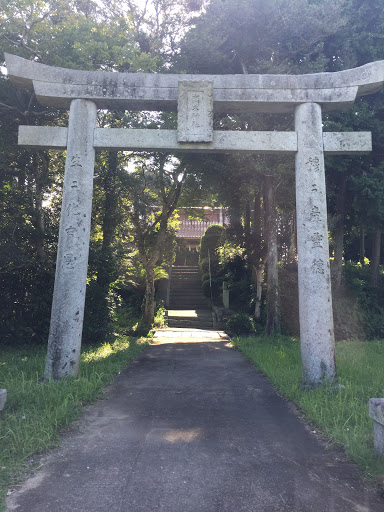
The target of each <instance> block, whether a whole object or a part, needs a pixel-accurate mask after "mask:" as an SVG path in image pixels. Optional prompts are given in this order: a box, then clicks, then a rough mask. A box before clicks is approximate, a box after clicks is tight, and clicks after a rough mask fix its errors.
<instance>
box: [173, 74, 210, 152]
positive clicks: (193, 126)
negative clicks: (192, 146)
mask: <svg viewBox="0 0 384 512" xmlns="http://www.w3.org/2000/svg"><path fill="white" fill-rule="evenodd" d="M177 113H178V118H177V140H178V142H212V139H213V83H212V82H186V81H181V82H179V94H178V103H177Z"/></svg>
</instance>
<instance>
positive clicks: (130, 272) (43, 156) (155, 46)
mask: <svg viewBox="0 0 384 512" xmlns="http://www.w3.org/2000/svg"><path fill="white" fill-rule="evenodd" d="M383 36H384V1H382V0H380V1H377V2H371V1H362V0H336V1H335V0H332V1H331V0H293V1H292V0H289V1H288V0H271V1H268V2H265V1H262V0H239V1H238V2H233V1H232V0H211V1H191V0H148V1H143V2H139V1H134V0H125V1H123V2H115V1H114V0H101V1H98V2H93V1H91V0H86V1H79V0H75V1H72V0H61V1H52V2H48V1H47V2H45V1H32V0H14V1H12V2H5V1H4V0H1V2H0V40H1V51H2V52H6V51H7V52H10V53H15V54H17V55H20V56H22V57H24V58H28V59H33V60H36V61H37V62H42V63H45V64H49V65H54V66H63V67H68V68H76V69H88V70H112V71H121V72H128V73H129V72H146V73H156V72H160V71H161V72H166V73H169V72H174V71H177V72H182V73H184V72H187V73H210V74H214V73H218V74H229V73H240V74H247V73H291V74H297V73H314V72H322V71H337V70H342V69H347V68H350V67H354V66H360V65H363V64H365V63H367V62H370V61H374V60H379V59H383V58H384V55H383V54H384V49H383V47H382V44H381V42H382V38H383ZM0 60H2V61H3V53H1V55H0ZM1 70H2V71H1V74H0V112H1V116H0V155H1V158H0V161H1V163H0V202H1V208H2V215H1V218H0V283H1V288H2V290H3V293H2V295H1V298H0V320H1V325H2V327H1V329H2V340H3V341H4V340H5V341H8V342H10V343H11V342H12V343H13V342H14V341H15V340H19V341H30V340H33V339H36V340H37V341H39V342H40V341H43V340H44V338H45V337H46V333H47V327H48V322H49V310H50V301H51V295H52V285H53V276H54V267H55V258H56V246H57V233H58V222H59V215H60V197H61V189H62V180H63V170H64V155H63V154H62V153H59V152H55V151H42V150H39V151H38V150H26V149H22V148H20V147H17V145H16V141H17V128H18V125H19V124H29V125H55V126H65V125H66V123H67V121H68V113H67V112H66V111H61V110H57V109H52V108H46V107H41V106H40V105H39V104H38V102H37V101H36V98H35V97H34V95H33V93H31V92H29V91H24V90H20V89H16V88H15V87H14V86H13V85H12V84H10V82H9V81H8V79H7V76H6V72H5V69H4V68H1ZM383 112H384V103H383V95H382V93H379V94H377V95H374V96H371V97H367V98H363V99H359V100H358V101H357V102H356V104H355V105H354V107H353V108H352V109H351V110H350V111H349V112H342V113H338V114H332V115H326V116H324V129H325V130H328V131H334V130H340V131H348V130H356V131H360V130H367V131H372V133H373V143H374V151H373V152H372V154H371V155H369V156H363V157H360V156H357V157H342V158H340V157H332V158H331V157H329V158H328V159H327V163H326V166H327V182H328V203H329V216H330V217H329V218H330V241H331V252H332V254H331V256H332V257H333V269H334V273H335V282H336V285H337V284H340V282H341V280H342V268H343V262H345V261H346V260H351V261H354V262H358V261H360V262H361V263H362V264H365V263H366V262H367V260H365V259H364V257H365V256H367V257H368V259H369V260H370V262H371V264H370V267H369V268H370V272H371V282H372V284H373V285H375V283H377V279H378V276H379V275H380V274H379V265H380V262H381V253H380V247H381V231H382V229H383V225H384V206H383V205H384V188H383V185H382V183H383V182H384V166H383V155H384V125H383V119H384V117H383ZM98 123H99V126H101V127H104V126H105V127H108V126H114V127H127V128H128V127H135V128H140V127H145V128H161V127H173V126H174V123H175V116H174V115H173V114H169V113H168V114H167V113H161V112H159V113H151V114H150V113H147V112H109V113H106V112H100V113H99V117H98ZM214 125H215V129H219V130H240V129H242V130H270V129H275V130H291V129H292V126H293V119H292V116H288V115H280V116H277V115H265V114H264V115H261V114H259V115H249V114H242V115H236V116H235V115H231V116H229V115H223V114H221V115H215V119H214ZM176 157H177V155H176ZM176 157H175V156H172V155H144V154H127V153H107V152H101V153H99V154H98V156H97V162H96V170H95V195H94V206H93V210H94V212H93V224H92V239H91V252H90V265H89V285H88V288H89V289H88V292H87V314H86V325H87V327H86V330H85V336H86V338H88V339H89V340H90V341H94V340H95V338H97V339H102V337H103V336H104V335H105V334H106V333H107V332H108V329H109V326H110V320H111V311H112V309H113V308H112V306H111V304H113V303H117V302H116V300H117V299H116V297H115V299H116V300H115V302H114V299H113V294H114V293H118V292H117V291H116V290H118V289H119V287H120V289H121V287H124V286H125V285H124V282H125V283H127V282H131V281H132V279H131V277H132V276H134V275H135V276H137V275H138V272H137V266H138V265H139V266H140V265H142V267H143V268H144V274H145V275H146V277H144V278H143V281H145V279H147V290H148V289H149V288H150V289H151V293H150V295H151V305H150V308H149V310H148V309H147V310H146V309H145V308H144V310H145V311H147V313H146V323H147V324H149V323H150V321H151V318H152V316H153V286H152V284H151V285H149V281H150V282H151V283H153V269H154V268H155V267H156V266H157V265H159V264H161V262H162V261H167V263H169V262H171V260H172V256H171V254H168V256H164V254H163V252H164V251H163V247H164V243H165V246H166V247H171V246H172V243H170V242H169V240H170V239H171V238H172V237H174V229H173V228H172V227H169V223H168V221H169V219H170V218H172V214H173V212H174V211H175V209H176V208H177V205H178V204H179V205H180V204H181V205H183V206H191V205H195V206H204V205H206V204H208V203H210V204H216V205H223V206H226V207H227V208H228V210H229V213H230V217H231V227H230V228H229V229H228V233H229V235H228V236H229V239H230V240H231V243H233V244H237V246H239V247H241V248H242V251H243V252H242V254H243V261H244V262H245V264H246V265H247V268H248V271H249V272H250V274H251V275H252V276H253V283H254V286H255V290H254V297H253V299H252V306H251V307H252V308H253V310H254V312H255V313H256V316H260V294H261V286H262V284H261V276H262V273H263V269H264V266H265V264H266V262H267V260H268V254H269V253H270V252H271V250H272V248H273V247H272V246H273V245H274V244H277V245H278V248H279V260H280V262H283V263H285V264H286V263H289V262H292V261H294V260H295V222H294V216H295V199H294V186H293V184H294V161H293V159H290V158H288V159H287V158H284V159H283V158H280V157H276V156H274V157H267V156H249V155H248V156H247V155H245V156H244V155H243V156H240V155H236V154H232V155H221V156H218V157H212V156H209V157H208V156H204V155H201V156H194V157H193V158H192V157H191V158H190V159H188V161H186V160H181V159H179V160H176V159H175V158H176ZM165 162H168V163H169V162H173V164H172V165H173V167H172V165H171V167H166V166H165V165H164V164H165ZM175 162H179V163H178V164H176V163H175ZM172 173H173V174H172ZM143 183H144V185H143ZM271 192H273V194H272V195H271ZM268 197H269V198H270V199H269V202H270V203H271V201H272V203H271V204H269V203H268ZM266 208H268V212H272V214H271V213H269V216H268V217H269V218H271V215H272V217H273V219H274V221H273V222H272V223H271V222H269V223H267V222H265V215H264V210H265V209H266ZM273 212H274V213H273ZM276 232H277V234H278V237H277V240H275V241H274V237H273V234H274V233H276ZM168 237H171V238H168ZM134 239H135V243H136V245H135V247H136V249H138V250H139V252H140V257H139V258H137V259H135V258H131V257H127V255H128V254H132V251H134V250H136V249H134V243H133V242H134ZM157 240H160V242H159V244H160V245H157ZM164 240H167V241H166V242H164ZM271 244H272V245H271ZM171 252H172V251H171ZM133 262H136V263H135V264H133ZM148 262H150V266H148ZM146 265H147V268H146ZM273 265H275V263H274V264H273ZM273 265H272V263H271V262H270V263H269V270H268V271H269V272H270V273H272V271H273V269H272V266H273ZM275 271H276V272H277V268H276V269H275ZM144 274H143V275H144ZM276 279H277V277H276ZM136 280H137V278H136ZM148 280H149V281H148ZM276 283H277V281H276ZM276 283H275V284H276ZM269 307H270V309H271V308H272V304H270V305H269ZM148 311H150V312H149V313H148ZM272 313H273V314H274V315H275V316H276V315H278V305H277V304H276V309H273V308H272ZM103 333H104V334H103Z"/></svg>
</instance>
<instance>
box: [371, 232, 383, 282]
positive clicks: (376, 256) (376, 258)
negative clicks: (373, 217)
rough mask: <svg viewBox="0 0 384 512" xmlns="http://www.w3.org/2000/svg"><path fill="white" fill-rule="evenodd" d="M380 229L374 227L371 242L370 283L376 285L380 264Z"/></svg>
mask: <svg viewBox="0 0 384 512" xmlns="http://www.w3.org/2000/svg"><path fill="white" fill-rule="evenodd" d="M380 246H381V229H379V228H378V229H376V232H375V235H374V238H373V243H372V267H371V284H372V285H373V286H377V279H378V276H379V265H380Z"/></svg>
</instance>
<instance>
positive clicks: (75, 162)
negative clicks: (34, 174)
mask: <svg viewBox="0 0 384 512" xmlns="http://www.w3.org/2000/svg"><path fill="white" fill-rule="evenodd" d="M96 116H97V107H96V104H95V103H93V102H92V101H88V100H83V99H76V100H73V101H72V102H71V106H70V111H69V124H68V140H67V157H66V161H65V176H64V187H63V199H62V206H61V218H60V231H59V245H58V252H57V262H56V276H55V287H54V292H53V302H52V312H51V325H50V330H49V338H48V353H47V362H46V366H45V374H44V377H45V379H50V378H52V379H54V380H56V379H61V378H62V377H68V376H75V377H76V376H77V375H78V372H79V362H80V349H81V337H82V329H83V318H84V305H85V290H86V285H87V267H88V254H89V238H90V231H91V213H92V192H93V174H94V164H95V149H94V147H93V133H94V129H95V127H96Z"/></svg>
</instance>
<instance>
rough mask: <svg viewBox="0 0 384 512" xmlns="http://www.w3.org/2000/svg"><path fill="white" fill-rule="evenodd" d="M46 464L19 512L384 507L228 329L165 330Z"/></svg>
mask: <svg viewBox="0 0 384 512" xmlns="http://www.w3.org/2000/svg"><path fill="white" fill-rule="evenodd" d="M41 464H42V465H41V468H40V469H39V470H38V471H37V473H36V474H35V475H34V476H33V477H31V478H29V479H28V480H27V481H26V482H25V483H24V485H23V486H22V487H21V489H19V490H18V491H16V492H14V493H13V494H12V495H11V496H9V498H8V510H9V511H13V510H17V511H18V512H44V511H50V512H52V511H55V512H67V511H68V512H69V511H71V512H72V511H74V510H76V511H81V512H88V511H92V512H95V511H103V512H105V511H106V510H107V511H108V512H118V511H119V512H121V511H129V512H139V511H140V512H142V511H147V512H152V511H163V512H165V511H166V512H181V511H183V512H216V511H217V512H219V511H220V512H225V511H228V512H242V511H247V512H248V511H255V512H256V511H257V512H275V511H276V512H277V511H279V512H288V511H292V512H293V511H294V512H300V511H303V512H308V511H313V512H320V511H321V512H326V511H337V512H347V511H348V512H355V511H356V512H367V511H372V512H379V511H383V509H384V505H383V502H381V501H380V500H379V498H378V497H377V496H376V495H375V494H374V493H373V492H372V491H370V490H369V489H367V488H366V487H365V486H364V484H363V483H362V481H361V479H360V476H359V473H358V470H357V469H356V467H355V466H354V465H353V464H351V463H349V462H346V461H345V460H344V459H343V457H342V456H340V453H339V452H336V451H333V450H325V447H324V446H323V445H322V444H321V443H320V442H319V441H318V439H316V437H315V436H314V435H313V434H312V433H311V432H310V430H309V429H307V428H306V426H305V425H304V424H303V423H302V422H301V420H300V419H299V418H298V417H297V416H296V414H295V413H294V412H293V410H292V409H291V407H290V406H289V404H288V403H287V402H285V401H284V400H283V399H282V398H281V397H280V396H279V395H278V394H277V393H276V392H275V390H274V389H273V388H272V386H271V385H270V384H269V383H268V381H267V379H266V378H265V377H264V376H263V375H261V374H260V373H259V372H258V371H257V370H255V368H254V367H253V366H252V365H251V364H250V363H249V362H247V361H246V360H245V359H244V358H243V356H242V355H241V354H240V352H238V351H237V350H236V349H234V348H232V347H231V345H230V344H229V339H228V338H227V337H226V336H225V334H224V333H220V332H216V331H203V330H198V329H189V330H188V329H177V328H176V329H166V330H163V331H158V333H157V334H156V336H155V338H154V343H153V344H152V346H150V347H149V348H148V349H147V350H145V351H144V352H143V353H142V354H140V356H139V357H138V358H137V359H136V360H135V361H134V362H133V363H131V364H130V365H129V366H128V367H127V368H126V370H125V371H123V372H122V373H121V374H120V375H119V376H118V377H117V379H116V380H115V382H114V384H113V385H112V386H111V388H110V389H109V391H108V398H107V399H106V400H103V401H100V402H99V403H98V404H96V405H94V406H90V407H89V408H88V409H87V412H86V414H85V416H84V417H83V419H82V420H81V421H80V422H79V423H78V428H77V429H76V430H75V431H74V432H72V433H70V434H68V435H67V436H66V437H65V438H64V440H63V444H62V446H61V447H60V448H58V449H56V450H54V451H53V452H51V454H50V455H48V456H47V457H45V458H44V459H43V460H42V463H41Z"/></svg>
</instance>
